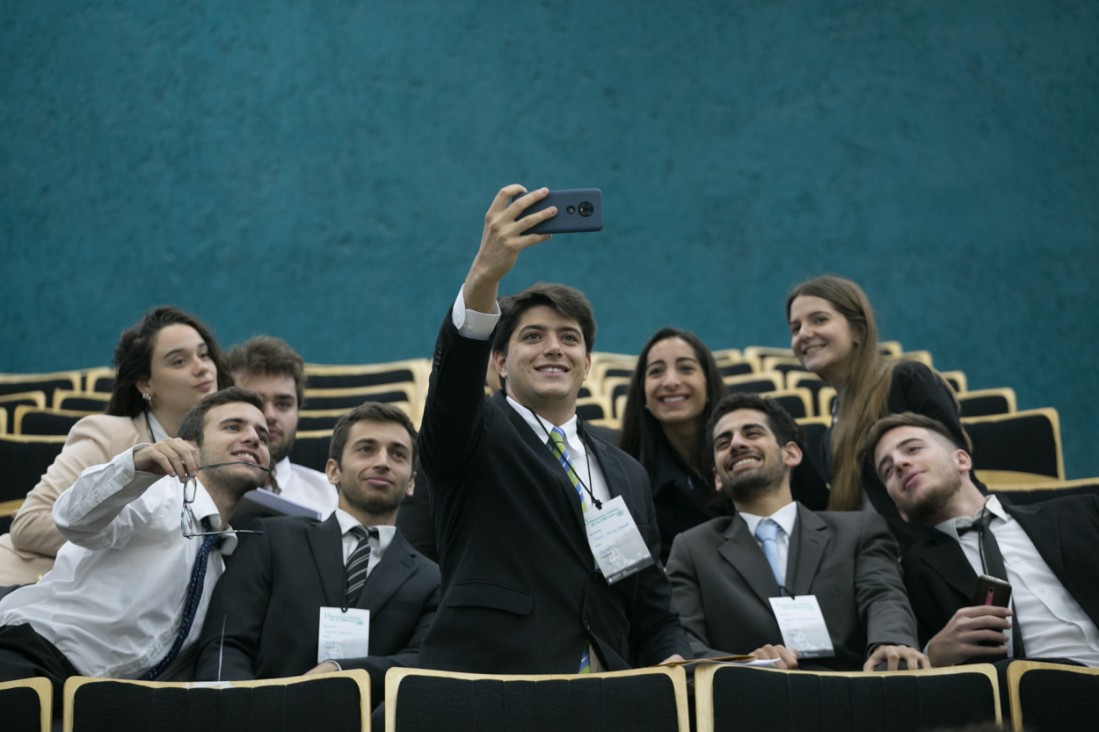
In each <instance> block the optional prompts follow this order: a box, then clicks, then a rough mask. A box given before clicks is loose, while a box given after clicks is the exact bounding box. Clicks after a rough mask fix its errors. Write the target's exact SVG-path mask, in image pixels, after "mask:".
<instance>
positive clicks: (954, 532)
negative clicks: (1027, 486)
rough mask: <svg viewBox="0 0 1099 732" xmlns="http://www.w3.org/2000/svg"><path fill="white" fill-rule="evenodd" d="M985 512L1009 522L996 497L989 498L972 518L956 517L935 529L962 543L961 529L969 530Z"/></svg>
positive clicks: (937, 525)
mask: <svg viewBox="0 0 1099 732" xmlns="http://www.w3.org/2000/svg"><path fill="white" fill-rule="evenodd" d="M984 510H987V511H988V512H989V513H991V514H992V515H993V516H995V517H996V518H998V519H1001V520H1003V521H1007V520H1008V515H1007V511H1005V510H1004V507H1003V506H1002V505H1001V504H1000V499H999V498H997V497H996V496H989V497H988V499H987V500H986V501H985V504H984V507H983V508H981V509H980V510H978V511H977V513H976V514H974V515H972V516H955V517H953V518H948V519H947V520H946V521H943V522H941V523H938V524H935V528H936V529H938V530H939V531H941V532H942V533H944V534H946V535H947V536H949V537H950V538H951V539H954V540H955V541H961V534H960V533H959V529H968V528H969V527H970V526H972V525H973V522H974V520H976V518H977V516H978V515H979V514H980V513H981V511H984Z"/></svg>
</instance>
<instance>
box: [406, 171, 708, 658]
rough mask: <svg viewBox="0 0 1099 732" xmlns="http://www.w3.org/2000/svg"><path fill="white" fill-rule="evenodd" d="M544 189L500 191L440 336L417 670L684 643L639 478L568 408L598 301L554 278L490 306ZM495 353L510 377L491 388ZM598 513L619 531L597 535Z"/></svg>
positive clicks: (428, 455)
mask: <svg viewBox="0 0 1099 732" xmlns="http://www.w3.org/2000/svg"><path fill="white" fill-rule="evenodd" d="M524 194H525V195H524ZM547 194H548V191H547V190H546V189H544V188H543V189H540V190H537V191H534V192H532V193H529V194H528V193H527V191H526V189H525V188H523V187H522V186H518V185H511V186H507V187H505V188H503V189H501V190H500V191H499V193H497V194H496V198H495V200H494V201H493V202H492V205H491V206H490V207H489V210H488V213H487V215H486V217H485V227H484V232H483V235H482V240H481V247H480V249H479V251H478V252H477V256H476V257H475V258H474V260H473V264H472V265H471V267H470V270H469V273H468V275H467V277H466V280H465V283H464V285H463V286H462V289H461V291H460V293H459V295H458V298H457V300H456V302H455V303H454V306H453V308H452V309H451V311H450V312H449V313H447V316H446V318H445V319H444V321H443V325H442V328H441V330H440V332H439V338H438V341H437V343H436V347H435V358H434V364H433V368H432V374H431V385H430V390H429V392H428V398H427V404H426V408H425V412H424V419H423V428H422V431H421V434H420V445H421V448H422V453H423V457H422V463H423V468H424V471H425V472H426V473H427V475H428V478H429V479H430V482H431V504H432V513H433V516H434V521H435V535H436V539H437V543H438V551H439V563H440V567H441V569H442V577H443V598H442V604H441V606H440V608H439V612H438V614H437V615H436V618H435V623H434V624H433V625H432V627H431V629H430V630H429V631H428V634H427V638H425V640H424V643H423V646H422V647H421V651H420V662H421V665H423V666H427V667H432V668H441V669H449V670H456V671H472V672H485V673H577V672H584V671H594V670H597V669H606V670H617V669H625V668H631V667H635V666H646V665H651V664H657V663H660V662H661V661H664V660H666V659H669V658H675V657H677V654H685V653H688V652H689V650H688V646H687V642H686V637H685V636H684V634H683V630H682V628H680V626H679V623H678V620H677V619H676V617H675V613H673V612H672V611H671V608H670V602H669V599H670V590H669V587H668V581H667V578H666V577H665V576H664V572H663V571H662V569H661V567H660V565H659V562H658V561H657V559H656V557H657V555H658V552H659V535H658V534H657V528H656V522H655V519H654V510H653V504H652V497H651V495H650V492H649V482H648V476H647V475H646V473H645V471H644V469H643V468H642V467H641V466H640V465H639V464H638V463H637V462H636V461H635V460H634V459H633V458H631V457H629V456H628V455H626V454H625V453H624V452H622V451H621V450H619V449H618V448H616V447H613V446H612V445H610V444H608V443H606V442H604V441H603V440H601V439H600V438H598V437H597V436H595V435H593V434H591V432H589V431H588V430H587V429H586V428H585V427H584V425H583V424H582V423H581V422H580V421H579V420H578V419H577V417H576V399H577V395H578V393H579V391H580V384H581V383H582V382H583V381H584V378H585V377H586V376H587V373H588V368H589V366H590V364H591V350H592V346H593V344H594V338H595V318H594V316H593V314H592V311H591V306H590V305H589V303H588V301H587V299H586V298H585V297H584V296H583V294H582V293H580V292H579V291H577V290H574V289H572V288H570V287H566V286H564V285H551V284H540V285H535V286H533V287H530V288H528V289H526V290H524V291H523V292H520V293H519V294H517V295H514V296H512V297H509V298H506V299H504V300H502V301H500V303H499V305H497V294H498V286H499V283H500V280H502V279H503V277H504V276H505V275H506V274H507V273H508V272H509V271H510V270H511V268H512V267H513V266H514V264H515V262H516V259H517V258H518V256H519V254H520V252H521V251H522V250H524V249H526V248H527V247H530V246H533V245H535V244H539V243H542V242H545V241H547V240H548V239H549V238H550V237H549V235H545V234H528V233H527V230H528V229H529V228H531V227H533V226H535V225H536V224H538V223H540V222H542V221H545V220H546V219H548V218H551V217H552V216H554V215H556V213H557V212H556V209H555V208H554V207H552V206H551V207H548V208H546V209H545V210H543V211H541V212H538V213H534V214H531V215H530V216H528V217H525V218H520V215H521V214H522V213H523V212H524V211H525V210H526V209H527V208H528V207H529V206H530V205H531V204H533V203H535V202H537V201H541V200H542V199H544V198H545V197H546V195H547ZM513 199H514V200H513ZM490 359H491V362H492V364H493V365H494V366H495V369H496V371H497V373H498V374H499V376H500V379H501V381H502V382H503V386H504V388H503V390H502V391H500V392H497V393H496V394H495V395H493V396H492V397H486V396H485V393H484V374H485V367H486V366H487V364H488V363H489V360H490ZM602 518H614V519H615V521H614V522H613V523H616V525H619V526H621V527H622V531H621V533H614V532H603V531H602V530H601V529H600V528H599V526H600V525H601V524H599V522H600V519H602ZM605 523H611V522H605Z"/></svg>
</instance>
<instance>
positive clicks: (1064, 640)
mask: <svg viewBox="0 0 1099 732" xmlns="http://www.w3.org/2000/svg"><path fill="white" fill-rule="evenodd" d="M985 506H986V507H987V508H988V510H989V512H990V513H992V515H993V516H995V518H993V519H992V522H991V523H990V524H989V528H991V529H992V532H993V533H994V534H995V535H996V543H997V544H998V545H999V547H1000V553H1001V554H1003V555H1004V569H1006V570H1007V581H1008V582H1009V583H1010V584H1011V605H1012V607H1013V608H1014V609H1015V612H1016V613H1017V614H1018V617H1019V629H1020V630H1021V631H1022V634H1023V645H1024V646H1025V647H1026V655H1027V656H1028V657H1030V658H1068V659H1072V660H1073V661H1077V662H1079V663H1082V664H1084V665H1086V666H1093V667H1094V666H1099V629H1097V628H1096V627H1095V623H1093V622H1092V621H1091V618H1089V617H1088V615H1087V613H1085V612H1084V610H1083V608H1081V607H1080V603H1078V602H1076V599H1075V598H1073V596H1072V595H1070V594H1069V593H1068V590H1066V589H1065V588H1064V586H1063V585H1062V584H1061V582H1060V581H1059V580H1058V579H1057V576H1056V575H1054V574H1053V570H1052V569H1050V568H1049V565H1048V564H1046V562H1045V560H1044V559H1042V556H1041V555H1040V554H1039V553H1038V550H1037V549H1036V548H1035V547H1034V542H1032V541H1031V540H1030V537H1029V536H1027V534H1026V532H1025V531H1024V530H1023V527H1021V526H1020V525H1019V523H1018V522H1017V521H1016V520H1015V519H1014V518H1013V517H1012V516H1011V514H1009V513H1008V512H1007V511H1005V510H1004V508H1003V506H1001V505H1000V500H999V499H998V498H997V497H996V496H991V497H989V499H988V501H987V502H986V503H985ZM974 518H976V517H974ZM935 528H937V529H938V530H939V531H942V532H943V533H944V534H946V535H948V536H950V537H951V538H952V539H954V540H955V541H957V542H958V543H959V544H960V545H961V547H962V551H963V552H964V553H965V558H966V559H968V560H969V565H970V566H971V567H972V568H973V571H974V572H976V573H977V574H978V575H981V574H984V573H985V572H984V569H983V567H982V566H981V550H980V537H979V533H980V532H977V531H967V532H966V533H965V534H962V535H960V536H959V534H958V528H957V519H949V520H947V521H944V522H942V523H941V524H939V525H938V526H936V527H935ZM1097 581H1099V579H1097ZM1007 645H1008V653H1009V654H1013V652H1014V649H1013V648H1012V646H1013V645H1014V644H1013V642H1012V638H1011V633H1008V634H1007Z"/></svg>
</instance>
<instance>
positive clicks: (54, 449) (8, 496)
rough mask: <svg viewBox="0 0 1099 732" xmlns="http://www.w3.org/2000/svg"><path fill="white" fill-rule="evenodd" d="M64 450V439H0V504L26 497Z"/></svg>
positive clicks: (9, 437) (11, 436)
mask: <svg viewBox="0 0 1099 732" xmlns="http://www.w3.org/2000/svg"><path fill="white" fill-rule="evenodd" d="M64 446H65V436H64V435H55V436H51V437H40V436H37V435H0V465H2V466H4V468H3V470H0V501H10V500H14V499H21V498H24V497H26V495H27V492H28V491H30V489H31V488H34V486H36V485H37V484H38V481H40V480H42V475H43V474H44V473H45V472H46V469H47V468H49V467H50V465H52V464H53V461H54V459H55V458H56V457H57V456H58V455H59V454H61V448H63V447H64Z"/></svg>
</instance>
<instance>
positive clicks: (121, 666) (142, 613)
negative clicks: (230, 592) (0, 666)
mask: <svg viewBox="0 0 1099 732" xmlns="http://www.w3.org/2000/svg"><path fill="white" fill-rule="evenodd" d="M137 447H140V445H138V446H137ZM134 449H135V448H131V449H129V450H127V451H126V452H124V453H121V454H120V455H118V456H116V457H115V458H114V459H113V460H112V461H111V462H109V463H106V464H104V465H96V466H93V467H91V468H88V469H87V470H85V471H84V472H83V473H82V474H81V475H80V477H79V478H78V479H77V480H76V482H75V483H74V484H73V486H72V488H70V489H69V490H67V491H65V492H64V493H62V494H61V496H60V497H59V498H58V499H57V502H56V503H55V504H54V509H53V516H54V521H55V522H56V523H57V528H58V529H59V530H60V531H61V533H62V535H64V536H65V538H66V539H68V542H67V543H66V544H64V545H63V546H62V547H61V550H60V551H59V552H58V554H57V561H56V562H55V564H54V567H53V569H52V570H51V571H50V572H48V573H47V574H46V575H45V576H44V577H43V578H42V579H41V580H40V581H39V582H38V583H37V584H34V585H29V586H27V587H23V588H21V589H19V590H16V591H15V592H12V593H11V594H9V595H8V596H7V597H5V598H4V599H3V600H2V601H0V625H18V624H20V623H29V624H30V626H31V627H32V628H34V630H35V631H36V632H37V633H38V634H39V635H41V636H42V637H43V638H45V639H46V640H48V641H49V642H50V643H52V644H53V645H54V646H56V647H57V649H58V650H59V651H61V652H62V653H63V654H64V655H65V656H66V658H68V659H69V661H70V662H71V663H72V664H73V666H75V667H76V669H77V670H78V671H80V673H81V674H83V675H86V676H103V677H113V678H131V679H132V678H137V677H140V676H141V675H142V674H144V673H146V672H147V671H148V670H149V669H150V668H152V666H154V665H155V664H156V663H157V662H158V661H160V660H161V659H162V658H163V657H164V656H165V655H166V654H167V652H168V649H169V648H170V647H171V645H172V643H173V641H174V640H175V638H176V635H177V634H178V632H179V627H180V623H181V621H182V618H183V603H184V599H185V597H186V594H187V585H188V583H189V581H190V579H191V571H192V569H193V567H194V562H195V558H196V555H197V554H198V550H199V547H200V546H201V543H202V539H201V538H197V537H196V538H194V539H186V538H184V537H183V534H182V531H181V530H180V514H181V512H182V508H183V485H182V484H181V483H180V482H179V480H178V479H177V478H173V477H171V476H164V477H161V476H157V475H154V474H152V473H146V472H139V471H136V470H135V469H134V459H133V451H134ZM192 511H193V513H194V516H195V521H196V523H197V522H200V521H201V520H202V519H203V518H208V519H209V520H210V522H211V525H212V526H213V527H214V529H215V530H221V529H222V528H225V527H223V526H222V523H221V517H220V515H219V513H218V510H217V506H216V505H215V504H214V502H213V499H211V498H210V495H209V494H208V493H207V492H206V489H205V488H204V487H203V486H202V484H201V483H199V484H198V486H197V487H196V490H195V501H194V503H193V504H192ZM236 543H237V540H236V537H235V536H233V535H227V536H226V537H225V538H223V539H222V540H221V543H220V552H219V551H217V550H215V551H211V552H210V555H209V558H208V559H207V561H208V563H209V564H208V566H207V571H206V579H205V583H204V585H203V591H202V598H201V600H200V602H199V606H198V611H197V612H196V614H195V619H194V622H193V624H192V625H191V630H190V632H189V634H188V636H187V640H186V642H185V643H184V645H183V648H182V649H181V651H180V653H179V655H178V656H177V657H176V659H175V661H174V662H173V663H172V664H171V666H169V667H168V669H167V670H166V671H165V672H164V674H162V675H161V680H171V679H172V678H175V677H177V676H183V677H189V676H190V673H191V666H192V664H193V662H194V659H193V657H192V656H191V654H190V653H188V651H189V650H191V649H193V646H194V642H195V641H196V640H197V638H198V635H199V632H200V631H201V630H202V622H203V618H204V617H205V615H206V609H207V607H208V606H209V602H210V595H211V593H212V592H213V589H214V584H215V583H216V582H217V579H218V578H219V577H220V576H221V574H222V572H223V571H224V569H225V563H224V561H223V558H222V555H227V554H230V553H232V550H233V549H234V548H236Z"/></svg>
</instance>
